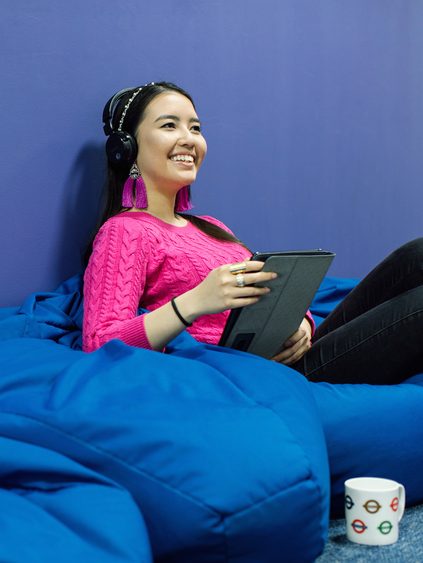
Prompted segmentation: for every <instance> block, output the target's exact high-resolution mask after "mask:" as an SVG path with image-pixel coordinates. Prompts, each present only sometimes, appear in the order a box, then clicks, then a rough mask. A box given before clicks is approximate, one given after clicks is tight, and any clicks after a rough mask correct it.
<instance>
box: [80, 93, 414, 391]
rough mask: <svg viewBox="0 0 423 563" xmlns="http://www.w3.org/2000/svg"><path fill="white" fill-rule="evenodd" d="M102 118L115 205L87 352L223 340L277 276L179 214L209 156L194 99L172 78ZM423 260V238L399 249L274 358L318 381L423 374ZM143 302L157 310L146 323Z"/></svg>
mask: <svg viewBox="0 0 423 563" xmlns="http://www.w3.org/2000/svg"><path fill="white" fill-rule="evenodd" d="M103 121H104V123H105V127H104V130H105V132H106V134H107V135H108V136H109V138H108V141H107V145H106V152H107V155H108V162H109V179H108V200H107V204H106V210H105V213H104V215H103V218H102V221H101V223H102V226H101V228H100V230H99V232H98V234H97V236H96V238H95V240H94V243H93V250H92V254H91V257H90V260H89V263H88V267H87V270H86V273H85V278H84V299H85V300H84V310H85V312H84V328H83V343H84V344H83V345H84V350H85V351H92V350H95V349H96V348H98V347H99V346H101V345H102V344H104V343H105V342H107V341H108V340H110V339H112V338H119V339H121V340H122V341H124V342H126V343H127V344H129V345H133V346H139V347H143V348H148V349H154V350H163V349H164V348H165V346H166V344H167V343H168V342H169V341H170V340H172V339H173V338H174V337H175V336H177V335H178V334H179V333H180V332H181V331H182V330H184V329H186V328H188V331H189V332H190V333H191V334H192V336H193V337H194V338H196V339H197V340H199V341H202V342H207V343H212V344H217V343H218V342H219V339H220V336H221V334H222V332H223V328H224V325H225V322H226V319H227V316H228V314H229V310H230V309H233V308H237V307H244V306H249V305H251V304H253V303H256V302H257V301H258V300H259V299H260V297H261V296H262V295H264V294H266V293H267V292H268V291H269V289H267V288H265V287H261V286H260V284H262V283H264V282H266V281H269V280H271V279H274V277H276V274H274V273H272V272H262V271H261V270H262V268H263V263H262V262H257V261H250V260H249V258H250V256H251V253H250V251H249V250H248V249H247V248H246V247H245V246H244V245H242V244H241V243H240V241H239V240H238V239H237V238H236V237H235V236H234V235H233V234H232V232H231V231H230V230H229V229H228V228H227V227H226V226H225V225H223V224H222V223H221V222H220V221H218V220H217V219H214V218H212V217H208V216H204V217H195V216H191V215H189V214H183V213H182V212H183V211H186V210H188V209H190V204H189V193H190V188H189V186H190V185H191V184H192V183H193V182H194V181H195V179H196V176H197V172H198V170H199V168H200V166H201V164H202V162H203V159H204V157H205V155H206V151H207V145H206V141H205V139H204V137H203V135H202V133H201V126H200V121H199V118H198V115H197V113H196V110H195V106H194V103H193V101H192V99H191V97H190V96H189V94H188V93H187V92H185V91H184V90H182V89H181V88H179V87H178V86H176V85H174V84H170V83H166V82H159V83H156V84H155V83H150V84H147V85H145V86H143V87H139V88H132V89H128V90H122V91H121V92H118V93H117V94H116V95H115V96H113V97H112V98H111V99H110V100H109V101H108V103H107V104H106V106H105V109H104V114H103ZM422 257H423V242H422V240H420V239H419V240H417V241H413V242H412V243H409V244H408V245H405V246H404V247H402V248H401V249H399V250H398V251H397V252H396V253H394V254H393V255H391V256H390V257H389V258H388V259H387V260H385V262H383V263H382V264H381V265H380V266H379V267H378V268H376V270H374V271H373V272H372V273H371V274H370V275H369V276H368V277H367V278H366V279H365V280H363V282H362V283H361V284H359V286H357V288H355V290H354V291H352V292H351V293H350V295H349V296H348V297H347V298H346V299H345V300H344V301H343V302H342V303H341V304H340V305H339V307H338V308H337V309H336V310H335V311H334V312H333V313H332V314H331V315H330V316H329V317H328V318H327V319H326V320H325V321H324V322H323V323H322V325H321V326H320V327H319V328H318V329H317V331H316V332H315V334H313V333H314V323H313V320H312V317H311V315H310V314H309V313H307V316H306V318H305V319H304V320H303V322H302V323H301V326H300V327H299V328H298V330H297V331H296V332H295V334H293V335H292V336H291V337H290V338H289V339H288V341H287V342H285V343H284V347H283V351H282V352H281V353H280V354H278V355H277V356H275V358H273V359H274V360H275V361H277V362H282V363H284V364H287V365H291V366H292V367H294V368H295V369H297V370H299V371H301V372H302V373H304V374H305V375H306V376H307V377H308V378H309V379H311V380H315V381H318V380H325V381H331V382H335V381H338V382H347V381H352V382H360V381H367V382H369V383H394V382H397V381H400V380H402V379H404V378H405V377H408V376H410V375H412V374H414V373H418V372H419V371H421V369H422V367H423V366H422V363H423V362H422V354H421V353H420V335H421V334H422V328H423V313H422V309H423V307H422V305H423V288H422V281H423V275H422V268H423V259H422ZM139 306H141V307H144V308H146V309H149V310H150V311H151V312H150V313H148V314H145V315H138V316H137V309H138V307H139ZM312 336H313V346H311V339H312Z"/></svg>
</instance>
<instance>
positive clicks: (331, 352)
mask: <svg viewBox="0 0 423 563" xmlns="http://www.w3.org/2000/svg"><path fill="white" fill-rule="evenodd" d="M292 367H294V368H295V369H296V370H298V371H300V372H301V373H303V374H304V375H305V376H306V377H307V378H308V379H309V380H310V381H328V382H330V383H371V384H392V383H398V382H400V381H402V380H404V379H406V378H407V377H410V376H411V375H414V374H416V373H420V372H423V238H419V239H416V240H413V241H411V242H409V243H407V244H405V245H404V246H401V247H400V248H399V249H398V250H396V251H395V252H393V253H392V254H390V255H389V256H388V257H387V258H386V259H385V260H384V261H383V262H381V264H379V265H378V266H377V267H376V268H375V269H374V270H373V271H372V272H370V274H369V275H368V276H367V277H366V278H364V279H363V281H362V282H361V283H359V284H358V285H357V286H356V287H355V288H354V289H353V290H352V291H351V292H350V293H349V294H348V295H347V296H346V298H345V299H344V300H343V301H342V302H341V303H340V304H339V305H338V306H337V307H336V308H335V309H334V310H333V311H332V313H331V314H330V315H329V316H328V317H327V318H326V319H325V320H324V321H323V323H322V324H321V325H320V326H319V327H318V328H317V330H316V333H315V335H314V337H313V345H312V347H311V348H310V350H309V351H308V352H307V353H306V354H305V355H304V356H303V358H301V360H300V361H298V362H297V363H296V364H295V365H294V366H292Z"/></svg>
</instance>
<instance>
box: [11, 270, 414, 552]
mask: <svg viewBox="0 0 423 563" xmlns="http://www.w3.org/2000/svg"><path fill="white" fill-rule="evenodd" d="M353 285H354V281H353V280H336V279H333V278H328V279H327V280H325V283H324V284H323V286H322V288H321V290H320V291H319V293H318V295H317V298H316V300H315V302H314V307H313V312H314V313H315V314H318V315H320V316H321V317H324V316H325V315H326V314H327V313H328V312H329V311H330V310H331V308H332V307H333V306H334V305H335V304H336V302H337V301H338V300H339V299H340V298H342V297H343V296H344V295H345V294H346V293H347V292H348V291H349V290H350V289H351V287H352V286H353ZM81 320H82V300H81V279H80V277H75V278H72V279H71V280H69V281H68V282H66V283H65V284H63V285H62V286H61V287H60V288H59V289H58V290H57V291H56V292H51V293H44V294H35V295H32V296H30V297H29V298H28V299H27V300H26V302H25V303H24V304H23V306H22V307H20V308H18V309H9V310H3V311H0V368H1V373H2V377H1V378H0V432H1V436H3V437H4V438H5V439H7V440H8V443H9V444H11V443H13V444H16V455H15V456H14V457H13V458H12V459H11V461H10V468H9V471H10V472H11V473H12V474H13V475H14V481H13V482H14V485H13V491H16V492H17V494H20V495H21V496H23V495H22V494H21V491H23V490H25V483H26V482H27V481H28V477H26V476H25V475H26V474H27V475H31V474H32V473H36V474H37V475H38V478H36V479H32V480H31V479H29V481H30V485H29V486H30V487H33V488H34V489H37V490H41V491H42V494H36V495H33V497H32V499H31V500H32V502H33V504H34V506H35V508H36V511H38V514H39V515H40V522H42V524H43V530H45V533H44V534H41V535H40V541H39V542H38V543H37V550H38V552H37V553H36V554H34V556H33V559H31V557H29V558H27V559H25V560H26V561H31V560H33V561H40V560H42V561H51V560H53V558H52V557H51V552H52V550H51V545H49V542H48V538H49V537H51V536H53V537H58V536H59V535H60V531H61V530H62V531H63V534H62V539H63V542H64V543H63V546H64V548H63V550H62V552H63V555H62V553H61V554H60V555H61V557H60V558H61V560H62V561H65V562H66V561H71V560H72V561H74V560H75V557H74V554H75V552H76V551H75V550H76V549H78V550H79V555H78V559H79V560H81V561H93V560H98V561H103V560H104V561H107V559H103V558H102V557H103V554H104V551H105V550H106V551H107V547H108V546H111V549H112V551H111V553H115V554H117V555H116V559H115V560H122V561H132V560H137V559H136V558H137V557H139V560H140V561H146V562H148V561H149V557H150V549H151V553H152V556H153V557H154V560H155V561H166V562H167V561H169V562H170V561H175V562H177V561H178V562H183V563H190V562H196V563H202V562H203V561H204V562H237V563H241V562H242V563H244V562H245V563H247V562H248V563H249V562H251V563H253V562H254V563H257V562H260V563H272V562H275V563H276V562H278V563H279V562H280V561H290V562H294V563H295V562H296V561H313V560H314V559H315V558H316V557H317V556H318V555H319V554H320V553H321V551H322V549H323V546H324V542H325V539H326V534H327V525H328V512H329V503H330V500H331V499H332V507H333V510H334V513H336V511H339V510H341V508H342V485H343V481H344V479H345V478H348V477H350V476H354V475H379V476H388V477H390V478H394V479H397V480H399V481H401V482H403V483H404V484H405V486H406V488H407V495H408V499H409V500H410V501H411V502H420V501H422V500H423V484H422V483H421V482H420V480H419V478H418V475H421V470H422V469H423V453H420V451H421V449H420V448H418V447H417V448H416V443H420V441H418V439H419V438H421V437H422V436H421V434H422V430H421V429H422V428H423V424H422V422H423V409H421V408H418V406H419V404H421V397H422V393H423V389H422V387H423V380H422V377H420V376H416V377H415V378H413V379H412V380H409V381H408V382H405V383H403V384H401V385H397V386H392V387H385V386H383V387H370V386H367V385H329V384H325V383H309V382H308V381H307V380H306V379H305V378H304V377H303V376H301V375H300V374H298V373H297V372H295V371H293V370H291V369H290V368H288V367H285V366H282V365H278V364H276V363H274V362H269V361H267V360H263V359H261V358H258V357H255V356H252V355H249V354H244V353H241V352H237V351H233V350H227V349H222V348H219V347H216V346H207V345H203V344H199V343H197V342H195V341H194V340H193V339H192V338H191V337H190V336H189V335H187V334H181V335H180V336H179V337H178V338H177V339H175V340H174V341H173V342H172V344H171V345H170V346H169V347H168V352H169V353H168V354H161V353H158V352H152V351H147V350H140V349H136V348H131V347H129V346H126V345H125V344H123V343H121V342H119V341H112V342H109V343H108V344H106V345H105V346H104V347H102V348H101V349H100V350H98V351H96V352H94V353H92V354H84V353H83V352H81V351H80V343H81V334H80V326H81ZM394 413H395V415H394ZM29 446H30V447H33V448H35V450H34V451H37V452H40V453H39V455H40V456H41V457H40V459H41V460H42V463H43V471H42V472H39V470H38V466H37V464H38V463H39V461H35V460H33V458H32V456H29V455H27V454H26V452H25V447H29ZM9 452H10V448H9V449H7V448H6V449H5V446H4V444H3V443H2V442H1V441H0V455H1V457H2V459H5V458H6V459H7V458H8V456H9ZM44 453H45V455H44ZM57 460H60V465H59V467H58V466H57ZM328 464H329V466H328ZM24 465H25V467H26V474H25V473H22V471H21V469H20V468H21V467H22V466H24ZM14 466H15V467H16V471H15V473H13V467H14ZM329 468H330V477H329ZM37 472H38V473H37ZM85 472H86V473H85ZM63 474H65V475H66V479H64V478H63ZM330 479H331V487H332V488H331V492H330V489H329V484H330V483H329V480H330ZM34 482H35V485H34V484H33V483H34ZM87 482H89V483H90V484H92V486H93V490H94V489H95V490H94V493H95V494H94V496H93V498H94V500H93V501H92V502H91V501H90V500H88V501H87V502H85V503H82V502H81V501H80V499H81V496H80V495H79V493H78V491H79V490H83V488H84V486H85V485H86V483H87ZM55 483H56V484H58V490H62V487H65V488H67V487H68V483H72V487H73V489H74V492H75V497H74V498H75V501H73V500H72V499H71V496H66V495H64V496H63V495H59V494H57V488H55ZM63 483H65V485H63ZM2 486H3V488H4V493H5V494H6V493H8V494H9V493H10V491H11V490H12V489H10V488H9V487H8V486H7V484H6V486H4V485H2ZM100 489H101V490H104V491H105V492H108V491H110V493H111V497H110V498H111V499H112V500H113V498H114V497H116V498H119V499H121V500H120V501H119V502H120V503H122V506H125V503H127V504H128V509H125V510H123V509H122V510H120V509H119V502H117V513H116V516H115V515H114V514H112V519H113V518H115V517H116V518H119V517H120V518H121V521H120V522H119V525H118V526H116V527H115V532H116V533H115V534H114V535H113V533H112V531H110V532H109V531H108V530H109V527H110V520H109V522H108V524H109V527H108V525H107V522H106V520H107V519H109V514H108V512H107V502H108V500H107V497H105V499H104V503H103V504H101V503H98V502H96V500H95V498H96V496H95V495H96V491H97V490H100ZM87 491H88V492H89V489H87ZM125 495H126V496H125ZM46 499H48V500H46ZM78 499H79V500H78ZM87 499H90V495H88V496H87ZM129 499H133V502H134V504H135V506H136V510H133V507H132V508H131V506H130V502H129ZM78 502H81V504H80V505H78ZM69 503H71V506H70V507H69ZM72 503H74V504H72ZM111 504H112V502H111ZM105 507H106V508H105ZM78 508H79V509H80V511H81V514H80V519H79V513H78ZM22 510H24V505H22ZM18 513H19V505H18V508H17V509H16V510H15V512H14V514H15V515H16V514H18ZM52 513H54V514H55V515H59V516H56V519H60V527H58V526H57V522H55V521H53V520H54V519H53V520H52V519H51V518H50V514H52ZM3 516H4V519H5V520H6V522H5V524H6V525H7V526H8V528H9V529H10V530H13V529H14V528H15V526H17V525H18V524H17V522H16V519H15V518H14V517H13V518H10V519H8V514H7V512H6V513H4V511H3ZM41 516H42V519H41ZM87 522H91V527H89V526H87ZM144 523H145V526H146V530H147V533H148V539H147V536H146V535H145V534H144V535H143V530H144V527H143V526H144ZM26 527H28V533H29V534H30V533H31V529H30V520H28V519H23V520H22V528H21V531H20V532H19V533H21V534H22V535H24V533H25V529H26ZM113 527H114V525H112V528H113ZM121 528H124V529H125V533H122V534H121V533H120V530H121ZM34 530H36V529H35V528H34V529H33V531H34ZM68 530H71V531H72V534H73V538H72V540H73V542H74V545H72V541H71V540H70V535H72V534H69V533H67V531H68ZM102 530H103V532H102ZM104 532H106V533H104ZM136 533H138V534H139V542H140V544H139V545H138V546H137V547H138V550H144V551H143V556H142V557H141V558H140V555H139V554H140V551H136V548H135V547H134V543H133V542H132V540H133V538H134V535H136ZM17 534H18V532H16V534H15V536H14V535H13V533H11V534H10V541H9V536H6V537H5V538H3V539H2V542H1V546H0V560H14V557H13V555H14V553H15V551H14V549H15V543H16V542H15V541H14V540H13V538H14V537H18V536H17ZM109 535H110V539H109V543H107V541H106V539H105V536H109ZM128 538H129V539H128ZM120 539H121V541H119V540H120ZM68 541H69V542H70V543H69V550H68V551H67V550H66V545H67V542H68ZM67 552H68V553H69V557H68V558H66V557H67V556H66V553H67ZM131 557H132V558H133V559H131ZM15 559H16V558H15Z"/></svg>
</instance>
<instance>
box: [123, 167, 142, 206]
mask: <svg viewBox="0 0 423 563" xmlns="http://www.w3.org/2000/svg"><path fill="white" fill-rule="evenodd" d="M134 192H135V207H136V208H138V209H147V207H148V201H147V190H146V187H145V183H144V180H143V179H142V176H141V175H139V174H138V176H135V174H132V175H131V176H129V177H128V178H127V179H126V181H125V183H124V184H123V192H122V207H133V206H134Z"/></svg>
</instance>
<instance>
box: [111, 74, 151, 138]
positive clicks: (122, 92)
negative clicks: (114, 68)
mask: <svg viewBox="0 0 423 563" xmlns="http://www.w3.org/2000/svg"><path fill="white" fill-rule="evenodd" d="M153 84H154V82H149V83H148V84H144V86H140V87H138V88H137V89H136V90H135V91H134V93H133V94H132V96H131V97H130V98H129V100H128V101H127V103H126V104H125V107H124V109H123V112H122V115H121V117H120V120H119V125H118V128H117V129H115V128H114V126H113V120H114V117H115V113H116V109H117V107H118V105H119V102H120V101H121V99H122V98H123V97H124V95H125V94H127V93H128V92H131V91H132V90H134V88H124V89H123V90H119V92H117V93H116V94H115V95H114V96H112V97H111V98H110V100H109V101H108V102H107V103H106V105H105V106H104V110H103V123H104V127H103V131H104V133H105V134H106V135H107V136H109V135H111V134H112V133H113V132H114V131H119V132H120V131H122V127H123V122H124V121H125V117H126V114H127V112H128V109H129V106H130V105H131V104H132V102H133V101H134V100H135V98H136V97H137V96H138V94H139V93H140V92H141V90H143V89H144V88H145V87H146V86H153Z"/></svg>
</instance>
